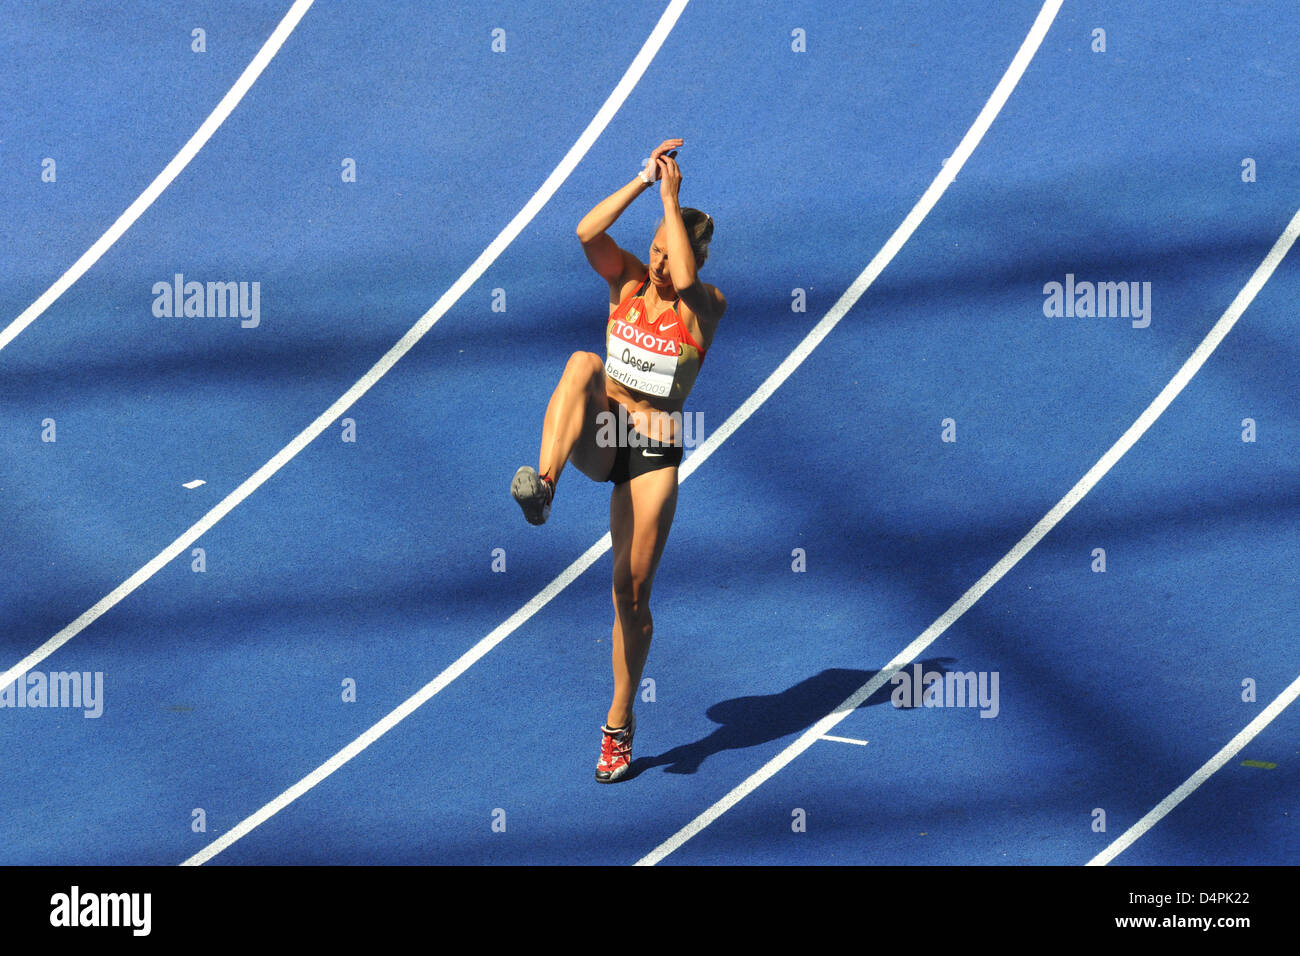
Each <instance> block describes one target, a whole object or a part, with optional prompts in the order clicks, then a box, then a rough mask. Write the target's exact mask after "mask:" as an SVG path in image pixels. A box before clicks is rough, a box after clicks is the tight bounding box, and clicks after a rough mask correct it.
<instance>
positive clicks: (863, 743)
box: [820, 734, 870, 747]
mask: <svg viewBox="0 0 1300 956" xmlns="http://www.w3.org/2000/svg"><path fill="white" fill-rule="evenodd" d="M820 739H821V740H831V741H834V742H835V743H837V744H857V745H858V746H859V747H865V746H866V745H867V744H868V743H870V741H868V740H854V739H853V738H852V737H836V736H833V735H832V734H822V735H821V738H820Z"/></svg>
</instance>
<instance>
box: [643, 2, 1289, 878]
mask: <svg viewBox="0 0 1300 956" xmlns="http://www.w3.org/2000/svg"><path fill="white" fill-rule="evenodd" d="M1059 7H1060V2H1059V0H1055V2H1052V3H1048V4H1046V5H1044V7H1043V10H1042V12H1041V13H1040V14H1039V18H1038V20H1037V21H1036V22H1035V24H1034V29H1033V30H1032V31H1031V32H1030V35H1029V36H1028V37H1027V38H1026V39H1025V46H1022V47H1021V50H1020V53H1018V54H1017V56H1016V60H1015V61H1013V62H1012V66H1011V69H1009V70H1008V71H1007V76H1004V77H1003V84H1005V83H1007V79H1008V77H1011V76H1012V71H1013V70H1014V71H1016V75H1015V78H1014V79H1012V80H1011V84H1010V85H1011V86H1014V85H1015V80H1016V79H1018V78H1019V74H1020V73H1023V72H1024V68H1025V65H1026V64H1027V63H1028V60H1029V58H1030V57H1032V56H1033V52H1034V50H1036V49H1037V47H1038V44H1039V43H1040V42H1041V41H1042V37H1043V34H1045V33H1046V31H1047V28H1048V26H1050V25H1051V20H1052V18H1053V17H1054V16H1055V15H1056V11H1057V9H1059ZM1031 41H1032V47H1031V46H1030V44H1031ZM1026 51H1028V52H1026ZM1017 64H1019V67H1018V70H1017ZM1003 84H999V90H1000V89H1002V86H1003ZM1009 92H1010V89H1007V90H1006V91H1005V92H1004V93H1003V96H1002V98H1003V100H1005V99H1006V95H1007V94H1009ZM996 95H997V91H995V96H996ZM992 102H993V101H992V100H990V104H991V103H992ZM985 109H986V110H987V109H988V107H985ZM972 132H973V130H972ZM963 145H964V141H963ZM958 154H961V161H960V162H958V163H956V164H950V165H951V166H954V167H955V168H960V166H961V164H962V162H964V161H965V158H966V157H967V156H969V151H966V152H965V153H964V154H962V150H961V148H960V147H959V149H958V153H957V154H954V155H958ZM955 168H954V172H955ZM927 195H928V193H927ZM1298 232H1300V211H1297V212H1296V214H1295V216H1293V217H1292V219H1291V222H1290V223H1289V224H1288V225H1287V228H1286V229H1285V230H1284V231H1283V233H1282V235H1281V236H1279V237H1278V240H1277V242H1275V243H1274V244H1273V248H1272V249H1270V250H1269V252H1268V254H1267V255H1266V256H1265V257H1264V260H1263V262H1261V263H1260V265H1259V267H1258V268H1257V269H1256V270H1255V272H1254V274H1253V275H1252V276H1251V277H1250V280H1249V281H1248V282H1247V283H1246V285H1245V286H1244V287H1243V288H1242V290H1241V291H1240V292H1238V293H1237V296H1236V298H1234V299H1233V300H1232V303H1231V304H1230V305H1229V306H1228V309H1227V311H1225V312H1224V314H1223V315H1222V316H1221V317H1220V318H1219V321H1218V322H1216V323H1215V325H1214V327H1213V328H1212V329H1211V330H1210V332H1209V334H1208V335H1206V337H1205V339H1204V340H1202V341H1201V343H1200V344H1199V345H1198V346H1197V347H1196V349H1195V350H1194V351H1193V352H1192V354H1191V356H1190V357H1189V358H1188V359H1187V361H1186V362H1185V363H1184V364H1183V367H1182V368H1181V369H1179V371H1178V373H1177V374H1176V375H1175V376H1174V377H1173V378H1172V379H1171V380H1170V382H1169V384H1167V385H1166V386H1165V387H1164V389H1162V390H1161V392H1160V394H1159V395H1157V396H1156V398H1155V400H1154V401H1152V403H1151V404H1150V405H1149V406H1148V407H1147V409H1146V410H1145V411H1144V412H1143V413H1142V414H1141V415H1140V416H1139V417H1138V419H1137V421H1135V422H1134V423H1133V424H1132V425H1131V426H1130V427H1129V429H1128V431H1126V432H1125V433H1124V434H1123V435H1122V436H1121V437H1120V438H1119V440H1118V441H1117V442H1115V444H1114V445H1112V446H1111V448H1110V450H1108V451H1107V452H1106V454H1104V455H1103V456H1102V457H1101V459H1100V460H1099V461H1098V462H1097V463H1096V464H1095V465H1093V466H1092V468H1090V469H1089V470H1088V472H1087V474H1085V475H1084V476H1083V477H1082V478H1081V479H1079V481H1078V483H1076V484H1075V486H1074V487H1073V488H1071V489H1070V490H1069V491H1068V492H1066V494H1065V497H1064V498H1062V499H1061V500H1060V501H1058V502H1057V503H1056V505H1055V506H1054V507H1053V508H1052V510H1051V511H1049V512H1048V513H1047V514H1046V515H1044V516H1043V518H1042V519H1041V520H1040V521H1039V522H1038V523H1037V524H1036V525H1034V527H1033V528H1031V529H1030V530H1029V532H1028V533H1027V534H1026V535H1025V536H1024V537H1023V538H1021V539H1020V540H1019V541H1018V542H1016V544H1015V546H1014V547H1012V549H1011V550H1010V551H1009V552H1007V554H1006V555H1005V556H1004V557H1003V558H1002V559H1001V560H1000V561H999V562H998V563H997V564H995V565H994V566H993V567H992V568H991V569H990V570H989V571H988V572H987V573H986V574H985V575H984V576H983V577H982V578H980V579H979V580H978V581H977V582H975V584H974V585H972V586H971V588H970V589H969V590H967V591H966V593H965V594H963V595H962V596H961V597H960V598H958V599H957V601H956V602H955V603H954V604H953V605H952V606H951V607H950V608H948V610H947V611H945V612H944V613H943V614H942V615H941V616H940V617H939V618H938V619H937V620H936V621H935V622H934V623H933V624H931V625H930V626H929V627H928V628H926V629H925V631H924V632H922V633H921V634H920V635H919V636H918V637H917V638H916V639H915V640H914V641H912V643H910V644H908V645H907V647H905V648H903V650H902V651H900V652H899V653H898V654H897V655H896V656H895V657H894V659H893V660H891V661H890V662H889V663H888V664H887V665H886V666H885V667H884V668H882V669H881V670H880V671H879V672H878V673H877V674H876V676H875V677H873V678H872V679H871V680H870V681H868V682H867V683H866V684H864V685H862V687H860V688H858V690H857V691H855V692H854V693H853V694H852V695H851V696H850V697H848V698H847V699H846V700H845V701H843V702H842V703H841V704H840V705H839V706H838V707H836V708H835V710H833V711H832V712H831V713H829V714H827V715H826V716H825V717H823V718H822V719H821V720H819V721H818V722H817V723H816V724H814V725H813V726H812V727H810V728H809V729H808V730H807V731H806V732H805V733H804V734H802V735H801V736H800V737H799V738H798V739H797V740H795V741H794V742H793V743H791V744H790V745H789V746H788V747H786V748H785V749H784V750H782V751H781V752H780V753H779V754H777V755H776V756H775V757H773V758H772V759H771V760H770V761H769V762H768V763H766V764H764V765H763V767H761V768H760V769H759V770H758V771H756V772H755V773H754V774H752V775H751V776H750V777H748V778H747V779H746V780H744V781H743V782H741V783H740V784H739V785H737V786H736V787H735V788H734V789H732V790H731V792H730V793H728V794H727V795H726V796H724V797H723V798H722V799H721V800H719V801H718V802H717V803H715V804H714V805H713V806H711V807H709V808H708V809H707V810H705V811H704V812H703V813H701V814H700V815H699V816H697V817H696V818H695V819H694V820H692V821H691V822H690V823H688V824H687V825H686V826H684V827H682V829H681V830H679V831H678V832H677V833H675V834H674V835H673V836H672V837H670V838H669V839H667V840H665V841H664V842H663V843H662V844H660V845H659V846H658V847H656V848H655V849H654V850H652V851H651V852H650V853H647V854H646V855H645V856H644V857H642V858H641V859H640V860H639V861H637V865H638V866H646V865H648V866H653V865H655V864H656V863H658V862H659V861H661V860H663V859H664V858H665V857H666V856H668V855H669V854H670V853H672V852H673V851H674V850H676V849H677V848H678V847H680V846H681V845H682V844H684V843H685V842H686V841H687V840H689V839H690V838H691V837H693V836H695V834H697V833H699V832H700V831H701V830H703V829H704V828H705V827H707V826H708V825H709V824H711V823H712V822H713V821H714V820H716V819H718V817H720V816H722V814H724V813H726V812H727V811H728V810H729V809H731V808H732V807H733V806H735V805H736V804H737V803H739V802H740V801H741V800H743V799H744V798H745V797H746V796H747V795H749V794H750V793H752V792H753V791H754V790H756V789H757V788H758V787H760V786H761V785H762V784H763V783H764V782H765V781H767V780H768V779H770V778H771V777H772V776H774V775H775V774H776V773H777V772H778V771H780V770H781V769H782V768H783V767H785V765H786V764H788V763H789V762H790V761H791V760H793V759H794V758H795V757H797V756H798V755H799V754H801V753H802V752H803V751H804V750H806V749H808V747H810V746H812V744H813V743H814V742H815V741H816V740H817V739H818V738H819V737H821V736H822V735H824V734H825V733H826V732H827V731H829V730H830V729H831V728H833V727H834V726H835V725H836V724H838V723H839V722H840V721H841V720H843V719H844V718H845V717H847V716H848V715H849V714H851V713H852V712H853V711H854V710H855V709H856V708H857V707H858V706H859V705H861V704H862V703H863V702H864V701H866V700H867V699H869V698H870V697H871V696H872V695H873V694H874V693H876V691H878V690H879V689H880V688H882V687H884V686H885V684H886V683H888V682H889V680H890V679H891V678H892V677H893V676H894V675H895V674H896V673H898V671H899V670H901V669H902V668H903V667H905V666H907V665H908V664H909V663H911V662H912V661H913V660H914V659H915V658H916V657H917V656H918V655H919V654H920V653H921V652H922V651H924V650H925V649H926V648H927V647H929V646H930V645H931V644H932V643H934V641H935V640H936V639H938V637H939V636H940V635H941V634H943V632H944V631H946V630H947V629H948V628H949V627H950V626H951V625H952V624H953V622H955V621H956V620H957V619H958V618H960V617H961V616H962V615H963V614H965V613H966V611H967V610H969V609H970V607H971V606H973V605H974V604H975V602H976V601H978V600H979V599H980V598H981V597H983V596H984V594H985V592H987V591H988V590H989V588H991V587H993V585H994V584H996V583H997V582H998V581H999V580H1001V579H1002V577H1003V576H1004V575H1005V574H1006V573H1007V572H1008V571H1010V570H1011V568H1013V567H1014V566H1015V565H1016V564H1017V563H1018V562H1019V561H1020V559H1021V558H1023V557H1024V556H1025V555H1026V554H1027V553H1028V552H1029V551H1030V549H1031V548H1033V547H1034V546H1035V545H1036V544H1038V542H1039V541H1041V540H1042V539H1043V538H1044V537H1045V536H1046V535H1047V533H1048V532H1049V531H1051V530H1052V528H1054V527H1055V526H1056V524H1057V523H1058V522H1059V521H1060V520H1061V519H1062V518H1063V517H1065V515H1066V514H1067V513H1068V512H1069V511H1070V509H1072V508H1073V507H1074V506H1075V505H1076V504H1078V503H1079V501H1080V500H1082V498H1083V497H1084V495H1086V494H1087V493H1088V492H1089V491H1090V490H1092V488H1093V486H1094V485H1096V484H1097V482H1098V481H1100V480H1101V478H1102V477H1103V476H1104V475H1105V474H1106V473H1107V472H1108V471H1110V469H1111V468H1113V467H1114V465H1115V463H1116V462H1118V461H1119V459H1120V458H1121V457H1122V456H1123V455H1124V453H1125V452H1127V451H1128V450H1129V448H1131V447H1132V446H1133V445H1134V443H1136V442H1137V440H1138V439H1139V438H1141V437H1142V435H1143V434H1144V433H1145V432H1146V430H1147V429H1148V428H1150V427H1151V425H1152V423H1154V422H1155V420H1156V419H1157V418H1159V417H1160V415H1161V414H1163V412H1164V410H1165V409H1166V408H1168V407H1169V404H1170V402H1172V401H1173V400H1174V399H1175V398H1176V397H1177V396H1178V394H1179V393H1180V392H1181V391H1182V390H1183V389H1184V388H1185V387H1186V386H1187V383H1188V382H1190V381H1191V379H1192V376H1194V375H1195V374H1196V373H1197V372H1198V371H1199V370H1200V368H1201V366H1202V365H1204V364H1205V360H1206V359H1208V358H1209V357H1210V355H1211V354H1212V353H1213V352H1214V350H1215V349H1216V348H1218V346H1219V343H1220V342H1222V341H1223V338H1224V336H1226V335H1227V334H1228V332H1229V331H1230V330H1231V329H1232V327H1233V325H1235V324H1236V322H1237V320H1238V319H1239V318H1240V317H1241V314H1242V313H1243V312H1245V310H1246V308H1247V306H1249V305H1250V303H1251V302H1252V301H1253V300H1254V298H1255V296H1256V295H1257V294H1258V293H1259V290H1260V289H1261V288H1263V286H1264V283H1266V282H1267V281H1268V280H1269V277H1271V276H1272V274H1273V271H1274V270H1275V269H1276V268H1277V266H1278V264H1279V263H1280V262H1281V261H1282V259H1283V257H1284V256H1285V255H1286V254H1287V252H1288V251H1289V250H1290V248H1291V246H1292V245H1293V244H1294V243H1295V240H1296V235H1297V233H1298ZM868 268H870V267H868Z"/></svg>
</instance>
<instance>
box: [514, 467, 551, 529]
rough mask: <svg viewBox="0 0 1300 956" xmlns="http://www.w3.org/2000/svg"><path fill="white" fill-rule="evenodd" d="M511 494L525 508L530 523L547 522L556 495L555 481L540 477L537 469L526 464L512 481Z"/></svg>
mask: <svg viewBox="0 0 1300 956" xmlns="http://www.w3.org/2000/svg"><path fill="white" fill-rule="evenodd" d="M510 494H512V495H514V499H515V501H517V502H519V507H521V508H523V509H524V517H525V518H526V519H528V523H529V524H546V519H547V518H548V517H549V516H550V514H551V499H552V498H554V497H555V483H554V482H552V481H551V480H550V479H549V478H540V477H538V475H537V471H536V469H534V468H530V467H529V466H528V465H524V466H523V467H522V468H520V469H519V470H518V471H516V472H515V478H514V481H512V482H510Z"/></svg>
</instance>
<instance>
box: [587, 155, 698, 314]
mask: <svg viewBox="0 0 1300 956" xmlns="http://www.w3.org/2000/svg"><path fill="white" fill-rule="evenodd" d="M681 145H682V140H680V139H666V140H664V141H663V142H662V143H660V144H659V145H658V146H657V147H655V150H654V152H652V153H651V154H650V160H649V162H648V163H647V164H646V170H647V171H648V172H649V173H650V174H652V175H653V176H654V177H655V178H658V176H659V165H658V159H659V157H660V156H662V155H665V154H666V155H670V156H675V155H676V154H677V147H678V146H681ZM652 185H653V181H652V182H650V183H647V182H645V181H644V180H643V179H641V177H640V176H637V177H635V178H634V179H633V180H632V181H631V182H630V183H628V184H627V185H626V186H624V187H623V188H622V189H620V190H618V192H615V193H612V194H610V195H609V196H606V197H605V198H604V199H602V200H601V201H600V202H598V203H597V204H596V205H595V207H594V208H593V209H592V210H591V212H589V213H587V215H585V216H583V217H582V221H581V222H580V223H578V239H579V241H581V243H582V251H583V252H584V253H586V256H587V261H588V262H590V263H591V267H592V268H593V269H595V270H596V272H597V274H599V275H600V276H601V278H603V279H604V280H605V281H606V282H608V283H609V297H610V302H611V303H615V304H616V303H617V302H618V290H619V287H620V286H622V284H623V283H624V282H626V281H627V280H628V279H630V278H632V277H634V276H638V275H640V273H642V272H644V271H645V265H644V263H642V262H641V260H640V259H638V258H637V257H636V256H634V255H632V253H630V252H628V251H627V250H626V249H620V248H619V247H618V244H617V243H616V242H614V240H613V239H611V238H610V237H609V236H608V235H606V234H605V230H606V229H608V228H609V227H610V226H612V225H614V221H615V220H616V219H618V217H619V216H621V215H623V210H624V209H626V208H627V207H628V206H630V205H632V200H633V199H636V197H637V196H639V195H641V194H642V193H643V192H645V191H646V190H647V189H649V188H650V186H652Z"/></svg>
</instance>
